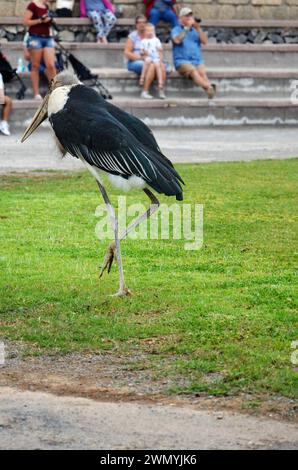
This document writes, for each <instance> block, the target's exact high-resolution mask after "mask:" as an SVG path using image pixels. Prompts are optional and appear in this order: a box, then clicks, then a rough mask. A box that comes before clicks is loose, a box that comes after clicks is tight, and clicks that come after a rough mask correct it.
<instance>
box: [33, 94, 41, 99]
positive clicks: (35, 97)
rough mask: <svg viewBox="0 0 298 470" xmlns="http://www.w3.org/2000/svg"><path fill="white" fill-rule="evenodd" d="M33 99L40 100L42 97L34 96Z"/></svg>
mask: <svg viewBox="0 0 298 470" xmlns="http://www.w3.org/2000/svg"><path fill="white" fill-rule="evenodd" d="M34 99H35V100H42V96H41V95H35V96H34Z"/></svg>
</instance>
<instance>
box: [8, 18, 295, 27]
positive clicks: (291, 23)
mask: <svg viewBox="0 0 298 470" xmlns="http://www.w3.org/2000/svg"><path fill="white" fill-rule="evenodd" d="M55 21H56V23H57V24H58V25H59V26H85V25H89V24H91V22H90V20H89V18H79V17H72V18H56V19H55ZM22 24H23V18H21V17H19V16H3V17H2V18H1V19H0V26H13V25H22ZM117 24H118V25H122V26H131V27H133V26H134V24H135V18H118V19H117ZM202 26H206V27H216V28H239V29H243V28H251V29H252V28H269V29H271V28H298V20H252V19H243V20H237V19H234V20H233V19H228V20H220V19H219V20H214V19H213V20H203V21H202Z"/></svg>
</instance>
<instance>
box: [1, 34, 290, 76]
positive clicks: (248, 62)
mask: <svg viewBox="0 0 298 470" xmlns="http://www.w3.org/2000/svg"><path fill="white" fill-rule="evenodd" d="M61 44H62V45H63V46H64V47H66V48H67V50H68V51H69V52H72V53H73V54H75V56H76V57H77V58H78V59H79V60H80V61H82V62H83V63H84V64H85V65H86V66H87V67H92V68H98V67H111V68H112V67H114V68H123V67H125V66H126V61H125V59H124V56H123V50H124V44H123V43H110V44H107V45H103V44H96V43H61ZM0 45H1V48H2V50H3V52H4V53H5V54H6V55H7V57H8V58H9V61H10V63H11V64H12V66H13V67H16V66H17V62H18V58H19V57H22V43H20V42H10V43H2V44H1V41H0ZM164 50H165V59H166V60H167V61H168V62H170V63H172V51H171V45H170V44H165V45H164ZM203 51H204V59H205V63H206V64H207V66H208V67H218V66H221V67H238V68H240V67H243V68H266V69H271V68H280V69H284V68H286V69H292V70H297V63H298V44H274V45H272V44H259V45H257V44H207V45H206V46H204V47H203Z"/></svg>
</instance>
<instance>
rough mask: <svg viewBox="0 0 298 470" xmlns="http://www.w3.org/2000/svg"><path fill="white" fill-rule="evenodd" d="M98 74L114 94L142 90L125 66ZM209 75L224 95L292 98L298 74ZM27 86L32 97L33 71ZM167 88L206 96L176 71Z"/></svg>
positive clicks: (13, 88) (12, 87) (14, 85)
mask: <svg viewBox="0 0 298 470" xmlns="http://www.w3.org/2000/svg"><path fill="white" fill-rule="evenodd" d="M91 70H92V72H93V73H95V74H97V75H98V77H99V79H100V80H101V82H102V84H103V85H104V86H105V87H106V88H108V90H109V91H110V93H111V94H112V95H113V96H122V97H125V96H128V95H130V96H135V97H137V96H138V95H139V94H140V87H139V84H138V78H137V76H136V75H135V74H134V73H132V72H128V71H127V70H125V69H117V68H107V67H104V68H96V69H91ZM207 73H208V76H209V78H210V80H211V81H212V82H213V83H216V85H217V87H218V91H219V96H221V97H233V98H237V97H238V98H243V97H252V98H253V97H254V98H258V97H259V98H265V97H266V98H270V97H272V98H274V97H275V98H289V97H290V95H291V93H292V90H291V84H292V83H293V80H296V79H297V77H298V75H297V73H296V71H295V70H292V69H283V70H279V69H270V70H269V69H244V68H215V67H214V68H212V67H210V68H208V69H207ZM20 76H21V77H22V79H23V81H24V83H25V84H26V86H27V92H26V98H30V97H32V87H31V81H30V76H29V73H25V74H20ZM47 87H48V84H47V81H46V80H42V81H41V86H40V90H41V92H42V93H43V94H44V93H45V92H46V90H47ZM18 89H19V82H18V81H17V80H13V81H12V82H10V83H9V84H7V85H6V92H7V94H8V95H10V96H14V95H15V94H16V92H17V91H18ZM166 92H167V95H168V96H169V97H176V96H178V97H179V96H181V93H183V96H184V97H200V95H201V96H204V92H203V90H201V89H199V88H198V87H197V86H196V85H194V83H193V82H192V81H191V80H186V79H185V78H182V77H181V76H180V75H179V74H178V73H177V72H176V71H172V72H171V73H170V74H169V75H168V79H167V84H166Z"/></svg>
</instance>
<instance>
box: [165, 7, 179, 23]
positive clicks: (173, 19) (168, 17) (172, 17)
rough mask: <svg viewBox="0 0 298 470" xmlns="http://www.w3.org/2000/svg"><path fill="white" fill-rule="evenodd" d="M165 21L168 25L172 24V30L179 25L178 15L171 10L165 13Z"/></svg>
mask: <svg viewBox="0 0 298 470" xmlns="http://www.w3.org/2000/svg"><path fill="white" fill-rule="evenodd" d="M163 20H164V21H166V22H168V23H171V26H172V28H174V27H175V26H177V24H178V19H177V16H176V14H175V13H174V12H173V11H172V10H170V9H168V10H166V11H165V13H164V15H163Z"/></svg>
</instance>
